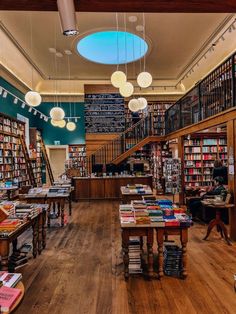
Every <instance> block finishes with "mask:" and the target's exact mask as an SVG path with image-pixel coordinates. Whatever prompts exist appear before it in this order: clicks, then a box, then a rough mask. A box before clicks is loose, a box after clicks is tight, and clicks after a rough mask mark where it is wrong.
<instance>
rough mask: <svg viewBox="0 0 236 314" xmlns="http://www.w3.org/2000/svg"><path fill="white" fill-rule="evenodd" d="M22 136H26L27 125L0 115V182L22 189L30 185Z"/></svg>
mask: <svg viewBox="0 0 236 314" xmlns="http://www.w3.org/2000/svg"><path fill="white" fill-rule="evenodd" d="M20 136H23V137H24V136H25V124H24V122H21V121H18V120H16V119H14V118H12V117H10V116H7V115H4V114H2V113H1V114H0V182H1V184H3V183H4V182H6V181H11V182H12V183H13V184H14V185H18V186H19V187H21V186H22V185H28V184H30V180H29V174H28V171H27V164H26V159H25V155H24V152H23V147H22V143H21V139H20Z"/></svg>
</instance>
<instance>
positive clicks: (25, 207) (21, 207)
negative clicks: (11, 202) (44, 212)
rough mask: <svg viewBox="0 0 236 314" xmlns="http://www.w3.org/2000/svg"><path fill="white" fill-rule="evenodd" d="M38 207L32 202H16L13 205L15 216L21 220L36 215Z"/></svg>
mask: <svg viewBox="0 0 236 314" xmlns="http://www.w3.org/2000/svg"><path fill="white" fill-rule="evenodd" d="M38 213H39V210H38V207H37V206H35V205H33V204H18V205H16V207H15V214H16V217H17V218H19V219H22V220H23V221H25V220H27V219H31V218H33V217H34V216H36V215H38Z"/></svg>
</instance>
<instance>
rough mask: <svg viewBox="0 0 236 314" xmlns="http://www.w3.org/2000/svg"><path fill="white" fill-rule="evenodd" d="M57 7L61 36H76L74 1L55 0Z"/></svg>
mask: <svg viewBox="0 0 236 314" xmlns="http://www.w3.org/2000/svg"><path fill="white" fill-rule="evenodd" d="M57 7H58V11H59V15H60V20H61V27H62V30H63V35H65V36H74V35H77V34H78V30H77V26H76V14H75V4H74V0H57Z"/></svg>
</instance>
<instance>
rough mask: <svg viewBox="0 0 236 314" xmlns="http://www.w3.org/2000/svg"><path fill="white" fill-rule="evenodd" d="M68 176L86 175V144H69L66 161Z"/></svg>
mask: <svg viewBox="0 0 236 314" xmlns="http://www.w3.org/2000/svg"><path fill="white" fill-rule="evenodd" d="M66 172H67V175H68V176H79V177H85V176H86V175H87V158H86V145H85V144H74V145H69V160H68V161H67V163H66Z"/></svg>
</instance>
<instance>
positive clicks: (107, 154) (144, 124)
mask: <svg viewBox="0 0 236 314" xmlns="http://www.w3.org/2000/svg"><path fill="white" fill-rule="evenodd" d="M152 134H153V123H152V115H151V113H149V115H147V116H146V117H144V118H142V119H141V120H140V121H138V122H137V123H135V124H134V125H133V126H131V127H130V128H128V129H127V130H126V131H124V132H123V133H121V134H119V135H118V136H117V137H116V138H115V139H113V140H111V141H109V143H107V144H105V145H104V146H102V147H100V148H99V149H98V150H96V151H95V152H94V153H93V154H92V155H90V156H89V157H88V158H87V164H88V172H89V173H91V172H92V167H93V165H95V164H103V165H106V164H109V163H112V161H113V160H115V159H116V158H117V157H119V156H120V155H121V154H123V153H125V152H126V151H128V150H129V149H130V148H132V147H133V146H135V145H137V144H138V143H139V142H140V141H142V140H143V139H145V138H146V137H148V136H150V135H152Z"/></svg>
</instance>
